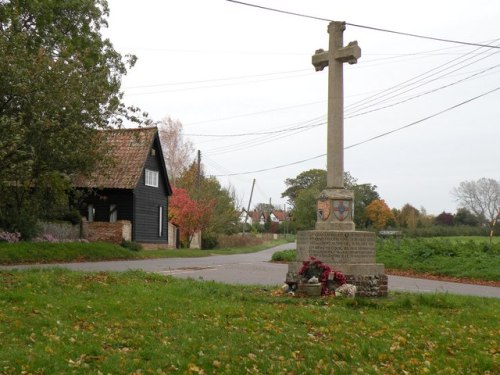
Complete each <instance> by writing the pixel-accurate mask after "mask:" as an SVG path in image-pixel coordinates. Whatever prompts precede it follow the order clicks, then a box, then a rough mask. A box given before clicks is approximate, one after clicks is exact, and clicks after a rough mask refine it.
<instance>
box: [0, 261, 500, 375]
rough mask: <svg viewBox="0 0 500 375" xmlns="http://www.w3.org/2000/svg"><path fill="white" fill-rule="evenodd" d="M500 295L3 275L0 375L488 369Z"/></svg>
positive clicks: (145, 277) (495, 355)
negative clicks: (365, 293) (331, 293)
mask: <svg viewBox="0 0 500 375" xmlns="http://www.w3.org/2000/svg"><path fill="white" fill-rule="evenodd" d="M499 311H500V300H497V299H481V298H474V297H460V296H451V295H444V294H443V295H418V294H411V295H410V294H391V295H390V297H388V298H386V299H378V300H370V299H354V300H347V299H341V298H340V297H337V298H333V297H329V298H321V299H306V298H293V297H290V296H284V295H281V294H280V293H279V291H274V290H267V289H263V288H261V287H259V288H257V287H250V286H249V287H235V286H228V285H222V284H217V283H212V282H199V281H193V280H178V279H173V278H167V277H164V276H160V275H153V274H146V273H141V272H127V273H75V272H70V271H63V270H48V271H23V272H20V271H15V272H14V271H13V272H0V342H1V343H2V347H1V350H0V373H2V374H20V373H26V374H28V373H31V374H107V373H111V374H167V373H168V374H170V373H179V374H244V373H250V374H353V373H358V374H362V373H367V374H378V373H380V374H403V373H408V374H425V373H429V374H495V373H499V371H500V367H499V363H500V362H499V341H498V338H499V337H500V329H499V326H498V319H499Z"/></svg>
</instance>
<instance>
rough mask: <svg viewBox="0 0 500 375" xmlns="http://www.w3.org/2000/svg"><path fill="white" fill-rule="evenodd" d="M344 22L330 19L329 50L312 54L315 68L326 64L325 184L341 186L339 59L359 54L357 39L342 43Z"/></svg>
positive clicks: (355, 58) (353, 61)
mask: <svg viewBox="0 0 500 375" xmlns="http://www.w3.org/2000/svg"><path fill="white" fill-rule="evenodd" d="M344 30H345V22H336V21H333V22H330V24H329V25H328V33H329V34H330V41H329V50H328V51H324V50H322V49H319V50H317V51H316V53H315V54H314V55H313V56H312V64H313V65H314V67H315V68H316V71H320V70H323V69H324V68H325V67H327V66H328V68H329V74H328V122H327V123H328V133H327V162H326V171H327V174H326V181H327V188H334V189H343V188H344V78H343V67H342V64H343V63H346V62H347V63H349V64H356V63H357V61H358V59H359V58H360V57H361V49H360V48H359V46H358V42H357V41H354V42H350V43H349V44H348V45H347V46H345V47H344V40H343V39H344V38H343V34H344Z"/></svg>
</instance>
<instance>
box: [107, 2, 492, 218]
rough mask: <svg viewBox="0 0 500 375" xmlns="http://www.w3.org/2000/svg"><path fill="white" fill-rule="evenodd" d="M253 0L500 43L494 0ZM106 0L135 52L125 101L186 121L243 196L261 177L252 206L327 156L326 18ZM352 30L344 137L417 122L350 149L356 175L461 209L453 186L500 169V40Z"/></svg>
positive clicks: (397, 203)
mask: <svg viewBox="0 0 500 375" xmlns="http://www.w3.org/2000/svg"><path fill="white" fill-rule="evenodd" d="M248 2H251V3H253V4H259V5H263V6H267V7H272V8H277V9H282V10H286V11H291V12H296V13H301V14H305V15H312V16H316V17H321V18H326V19H332V20H336V21H346V22H348V23H351V24H356V25H361V26H370V27H376V28H381V29H387V30H394V31H402V32H407V33H412V34H420V35H426V36H432V37H437V38H444V39H452V40H458V41H465V42H472V43H480V44H492V45H497V46H499V45H500V23H499V21H498V20H499V19H500V1H497V0H477V1H468V0H467V1H466V0H453V1H451V0H440V1H435V0H433V1H428V0H421V1H413V2H407V1H400V0H395V1H387V0H381V1H373V0H366V1H362V0H359V1H356V0H350V1H333V0H308V1H293V0H286V1H285V0H266V1H264V0H255V1H250V0H249V1H248ZM109 6H110V11H111V15H110V17H109V29H108V30H106V31H105V35H106V36H107V37H109V38H110V39H111V41H112V43H113V44H114V46H115V48H116V49H117V50H118V51H119V52H120V53H122V54H127V53H131V54H135V55H136V56H137V57H138V62H137V64H136V66H135V67H134V68H133V69H132V70H131V71H130V72H129V73H128V75H127V76H126V77H125V78H124V80H123V91H124V92H125V102H126V103H127V104H133V105H137V106H139V107H141V108H142V109H143V110H145V111H147V112H148V113H149V114H150V116H151V117H152V119H154V120H161V119H162V118H164V117H165V116H170V117H172V118H174V119H177V120H180V121H181V122H182V124H183V125H184V133H185V135H186V137H187V138H188V139H190V140H191V141H192V142H193V144H194V146H195V148H196V149H199V150H201V154H202V162H203V164H204V165H205V167H206V173H207V174H208V175H215V176H218V177H217V178H218V179H219V180H220V181H221V183H222V185H223V186H228V185H229V184H230V185H231V186H232V187H233V188H234V189H235V190H236V193H237V196H238V197H239V199H240V204H241V205H244V206H246V205H247V204H248V199H249V198H250V190H251V186H252V180H253V179H254V178H255V179H256V188H255V191H254V197H253V199H252V206H253V205H254V204H256V203H259V202H269V199H271V200H272V203H273V204H281V206H282V205H283V203H285V199H283V198H281V193H282V192H283V191H284V190H285V189H286V186H285V184H284V181H285V179H286V178H290V177H296V176H297V175H298V174H299V173H301V172H303V171H306V170H309V169H312V168H326V157H324V156H321V157H318V156H320V155H324V154H325V153H326V125H325V122H326V111H327V108H326V100H327V77H328V72H327V69H325V70H324V71H322V72H315V70H314V67H313V66H312V65H311V55H312V54H313V53H314V51H315V50H316V49H318V48H324V49H325V50H326V49H328V33H327V26H328V22H327V21H320V20H314V19H309V18H303V17H297V16H292V15H286V14H280V13H276V12H271V11H266V10H262V9H257V8H252V7H248V6H243V5H238V4H235V3H231V2H228V1H223V0H168V1H164V0H141V1H140V2H139V1H136V0H110V1H109ZM352 40H357V41H358V43H359V46H360V47H361V50H362V57H361V58H360V59H359V61H358V64H356V65H345V66H344V94H345V117H346V119H345V122H344V126H345V141H344V143H345V146H346V147H349V146H351V145H355V144H357V143H360V142H363V141H365V140H368V139H370V138H373V137H376V136H378V135H381V134H384V133H387V132H390V131H392V130H395V129H398V128H402V127H405V126H406V125H410V124H413V123H416V124H415V125H412V126H409V127H406V128H403V129H402V130H399V131H397V132H394V133H391V134H388V135H386V136H382V137H380V138H377V139H375V140H373V141H370V142H367V143H363V144H361V145H358V146H355V147H351V148H348V149H346V150H345V170H346V171H349V172H350V173H351V174H352V175H353V176H354V177H355V178H357V179H358V183H371V184H374V185H377V187H378V188H377V191H378V192H379V194H380V196H381V198H382V199H385V201H386V202H387V204H388V205H389V206H390V207H391V208H401V207H402V206H403V205H404V204H406V203H410V204H412V205H413V206H415V207H417V208H419V209H420V208H421V207H424V208H425V209H426V210H427V212H428V213H431V214H439V213H440V212H442V211H447V212H452V213H454V212H455V211H456V208H457V204H456V202H455V201H454V199H453V196H452V195H451V190H452V189H453V188H454V187H456V186H458V184H459V183H460V182H461V181H464V180H477V179H479V178H481V177H487V178H493V179H500V166H499V164H500V163H499V156H498V155H499V148H500V146H499V144H500V126H499V125H500V122H499V117H500V116H499V115H500V105H499V103H500V90H499V91H494V92H491V93H488V92H490V91H492V90H494V89H497V88H500V49H491V48H481V47H477V46H469V45H460V44H453V43H445V42H439V41H432V40H425V39H420V38H414V37H409V36H402V35H397V34H393V33H388V32H382V31H375V30H370V29H367V28H361V27H355V26H347V29H346V31H345V33H344V43H345V44H347V43H348V42H350V41H352ZM487 93H488V94H487ZM483 94H484V96H482V97H480V98H476V97H478V96H480V95H483ZM474 98H476V99H474ZM471 99H474V100H472V101H470V102H467V101H469V100H471ZM465 102H467V103H465ZM462 103H465V104H463V105H461V104H462ZM441 112H442V113H441ZM434 115H435V116H434ZM431 116H434V117H432V118H429V119H427V120H424V119H426V118H428V117H431ZM420 120H424V121H422V122H419V121H420ZM258 133H267V134H258ZM244 134H247V135H244ZM194 157H195V155H193V158H194ZM308 159H310V160H308ZM303 160H308V161H305V162H300V161H303ZM299 162H300V163H299ZM283 165H288V166H286V167H282V168H278V167H280V166H283ZM262 169H271V170H268V171H264V172H256V171H258V170H262ZM227 175H232V176H227Z"/></svg>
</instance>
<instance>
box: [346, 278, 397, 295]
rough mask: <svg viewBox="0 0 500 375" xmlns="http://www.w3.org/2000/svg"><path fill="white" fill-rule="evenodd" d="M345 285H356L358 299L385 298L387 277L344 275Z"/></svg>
mask: <svg viewBox="0 0 500 375" xmlns="http://www.w3.org/2000/svg"><path fill="white" fill-rule="evenodd" d="M345 277H346V280H347V283H348V284H353V285H356V288H357V291H356V295H357V296H360V297H387V291H388V289H387V285H388V278H387V275H383V274H381V275H345Z"/></svg>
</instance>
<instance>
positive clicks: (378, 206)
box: [365, 199, 394, 229]
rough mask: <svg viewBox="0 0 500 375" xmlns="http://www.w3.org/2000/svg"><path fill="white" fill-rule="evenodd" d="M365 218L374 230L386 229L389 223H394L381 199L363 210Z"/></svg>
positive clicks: (392, 216) (391, 214)
mask: <svg viewBox="0 0 500 375" xmlns="http://www.w3.org/2000/svg"><path fill="white" fill-rule="evenodd" d="M365 216H366V218H367V219H368V221H369V222H370V224H372V225H373V226H374V227H375V228H376V229H383V228H386V227H387V225H388V224H389V223H390V222H394V215H393V213H392V211H391V209H390V208H389V206H388V205H387V203H385V201H384V200H383V199H375V200H374V201H372V202H371V203H370V204H369V205H368V206H367V207H366V210H365Z"/></svg>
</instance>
